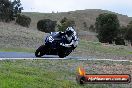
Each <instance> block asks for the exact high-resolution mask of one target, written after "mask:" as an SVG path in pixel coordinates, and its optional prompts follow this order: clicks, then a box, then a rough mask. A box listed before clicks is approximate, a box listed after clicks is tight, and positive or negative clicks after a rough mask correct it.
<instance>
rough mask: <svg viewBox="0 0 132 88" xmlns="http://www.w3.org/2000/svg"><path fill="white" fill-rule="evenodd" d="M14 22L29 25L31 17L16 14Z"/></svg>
mask: <svg viewBox="0 0 132 88" xmlns="http://www.w3.org/2000/svg"><path fill="white" fill-rule="evenodd" d="M16 23H17V24H19V25H21V26H23V27H29V25H30V23H31V18H30V17H27V16H25V15H17V18H16Z"/></svg>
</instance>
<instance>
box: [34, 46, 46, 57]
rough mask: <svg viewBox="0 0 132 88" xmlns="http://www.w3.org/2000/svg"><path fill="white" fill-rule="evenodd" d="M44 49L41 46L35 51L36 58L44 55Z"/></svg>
mask: <svg viewBox="0 0 132 88" xmlns="http://www.w3.org/2000/svg"><path fill="white" fill-rule="evenodd" d="M45 50H46V49H45V45H41V46H40V47H39V48H38V49H37V50H36V52H35V56H36V57H41V56H43V55H44V54H45V52H44V51H45Z"/></svg>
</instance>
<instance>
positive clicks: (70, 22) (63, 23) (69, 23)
mask: <svg viewBox="0 0 132 88" xmlns="http://www.w3.org/2000/svg"><path fill="white" fill-rule="evenodd" d="M69 26H75V22H74V21H73V20H70V19H67V18H66V17H64V18H63V19H62V20H61V21H60V25H57V27H58V29H59V31H65V30H66V28H67V27H69Z"/></svg>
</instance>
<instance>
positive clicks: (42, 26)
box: [37, 19, 56, 33]
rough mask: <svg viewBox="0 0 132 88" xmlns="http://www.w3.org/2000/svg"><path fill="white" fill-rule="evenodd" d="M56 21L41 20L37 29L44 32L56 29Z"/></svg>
mask: <svg viewBox="0 0 132 88" xmlns="http://www.w3.org/2000/svg"><path fill="white" fill-rule="evenodd" d="M55 26H56V21H52V20H50V19H43V20H39V21H38V23H37V29H38V30H39V31H42V32H46V33H50V32H54V31H55Z"/></svg>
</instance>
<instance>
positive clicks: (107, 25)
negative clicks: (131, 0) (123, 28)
mask: <svg viewBox="0 0 132 88" xmlns="http://www.w3.org/2000/svg"><path fill="white" fill-rule="evenodd" d="M95 27H96V31H97V32H98V35H97V37H98V39H99V41H100V42H104V43H112V41H113V40H114V38H115V37H116V36H117V32H118V29H119V20H118V18H117V15H116V14H112V13H103V14H100V15H99V16H98V17H97V18H96V23H95Z"/></svg>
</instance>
